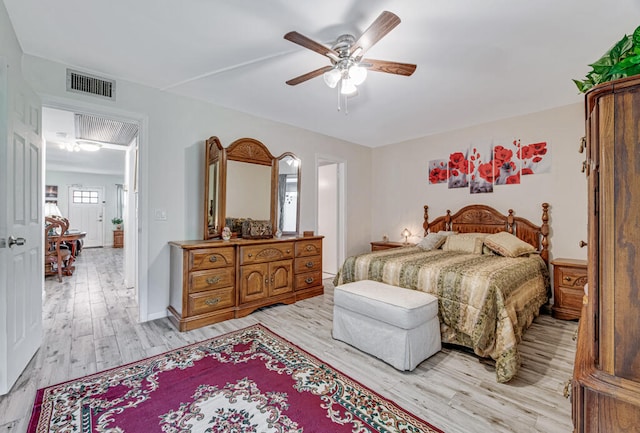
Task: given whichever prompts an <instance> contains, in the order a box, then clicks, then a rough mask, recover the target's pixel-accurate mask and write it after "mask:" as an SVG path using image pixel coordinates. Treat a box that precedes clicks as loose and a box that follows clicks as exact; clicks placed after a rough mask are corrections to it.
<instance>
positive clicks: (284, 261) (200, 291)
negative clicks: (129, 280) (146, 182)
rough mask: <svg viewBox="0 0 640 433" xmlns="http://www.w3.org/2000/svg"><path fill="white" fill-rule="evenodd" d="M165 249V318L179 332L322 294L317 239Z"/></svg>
mask: <svg viewBox="0 0 640 433" xmlns="http://www.w3.org/2000/svg"><path fill="white" fill-rule="evenodd" d="M169 245H170V246H171V284H170V286H171V289H170V300H169V313H170V315H169V319H170V320H171V321H172V322H173V323H174V324H175V325H176V327H177V328H178V329H180V330H181V331H188V330H191V329H196V328H199V327H201V326H205V325H209V324H212V323H216V322H220V321H223V320H228V319H232V318H234V317H243V316H246V315H247V314H250V313H251V312H253V311H255V310H256V309H258V308H260V307H264V306H266V305H272V304H277V303H284V304H291V303H294V302H296V301H299V300H301V299H305V298H309V297H311V296H317V295H321V294H322V293H324V286H323V285H322V236H312V237H291V238H282V239H255V240H252V239H232V240H230V241H221V240H208V241H179V242H170V243H169Z"/></svg>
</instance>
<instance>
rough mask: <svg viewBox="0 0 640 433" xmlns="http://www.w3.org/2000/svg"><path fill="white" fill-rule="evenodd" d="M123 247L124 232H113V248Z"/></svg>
mask: <svg viewBox="0 0 640 433" xmlns="http://www.w3.org/2000/svg"><path fill="white" fill-rule="evenodd" d="M123 246H124V231H123V230H114V231H113V248H122V247H123Z"/></svg>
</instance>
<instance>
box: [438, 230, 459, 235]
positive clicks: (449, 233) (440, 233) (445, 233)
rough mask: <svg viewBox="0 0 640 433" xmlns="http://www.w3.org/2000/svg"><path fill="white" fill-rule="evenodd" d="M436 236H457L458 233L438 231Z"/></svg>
mask: <svg viewBox="0 0 640 433" xmlns="http://www.w3.org/2000/svg"><path fill="white" fill-rule="evenodd" d="M438 234H439V235H443V236H451V235H457V234H458V232H454V231H451V230H440V231H439V232H438Z"/></svg>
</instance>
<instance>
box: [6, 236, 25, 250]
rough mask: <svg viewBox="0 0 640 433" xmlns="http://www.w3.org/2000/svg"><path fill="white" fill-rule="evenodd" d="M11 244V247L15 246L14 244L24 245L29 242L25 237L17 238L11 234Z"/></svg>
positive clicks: (9, 240) (9, 241)
mask: <svg viewBox="0 0 640 433" xmlns="http://www.w3.org/2000/svg"><path fill="white" fill-rule="evenodd" d="M7 243H8V244H9V248H11V247H13V246H14V245H18V246H20V245H24V244H26V243H27V240H26V239H25V238H16V237H14V236H13V235H11V236H9V239H8V242H7Z"/></svg>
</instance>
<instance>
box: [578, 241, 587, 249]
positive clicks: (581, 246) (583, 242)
mask: <svg viewBox="0 0 640 433" xmlns="http://www.w3.org/2000/svg"><path fill="white" fill-rule="evenodd" d="M578 245H580V248H584V247H586V246H587V243H586V242H585V241H580V242H579V243H578Z"/></svg>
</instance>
